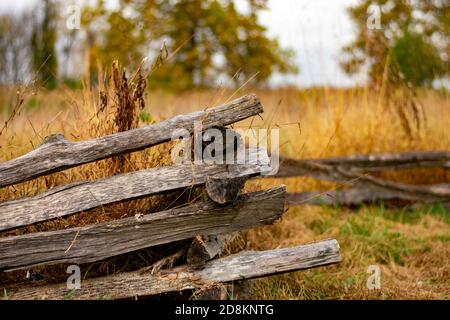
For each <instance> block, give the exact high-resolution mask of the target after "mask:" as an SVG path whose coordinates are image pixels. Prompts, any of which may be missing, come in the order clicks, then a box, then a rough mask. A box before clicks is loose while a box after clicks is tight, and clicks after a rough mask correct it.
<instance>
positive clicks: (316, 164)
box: [276, 152, 450, 205]
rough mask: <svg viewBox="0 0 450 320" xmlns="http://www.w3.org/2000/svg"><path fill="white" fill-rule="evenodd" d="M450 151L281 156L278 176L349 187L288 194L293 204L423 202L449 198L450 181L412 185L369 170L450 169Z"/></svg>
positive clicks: (444, 201) (446, 200)
mask: <svg viewBox="0 0 450 320" xmlns="http://www.w3.org/2000/svg"><path fill="white" fill-rule="evenodd" d="M449 161H450V153H449V152H408V153H400V154H381V155H368V156H351V157H342V158H328V159H306V160H296V159H288V158H285V159H282V160H281V165H280V170H279V171H278V173H277V174H276V177H279V178H288V177H299V176H304V177H311V178H315V179H319V180H326V181H332V182H337V183H339V184H341V185H342V186H344V187H346V188H347V187H351V188H350V189H342V190H330V191H316V192H304V193H296V194H289V195H288V199H289V203H290V204H304V203H309V204H335V203H340V204H344V205H346V204H347V205H353V204H358V203H361V202H373V201H378V200H408V201H420V202H441V203H448V202H450V185H449V184H445V183H443V184H436V185H409V184H404V183H398V182H393V181H388V180H385V179H380V178H375V177H373V176H371V175H369V173H370V172H377V171H384V170H399V169H405V168H414V167H419V168H420V167H422V168H431V167H437V168H444V169H448V168H450V167H449V163H450V162H449Z"/></svg>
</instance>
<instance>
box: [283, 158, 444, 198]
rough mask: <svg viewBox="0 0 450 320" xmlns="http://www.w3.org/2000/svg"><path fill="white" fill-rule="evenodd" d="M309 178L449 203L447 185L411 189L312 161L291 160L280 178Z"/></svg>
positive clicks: (411, 187)
mask: <svg viewBox="0 0 450 320" xmlns="http://www.w3.org/2000/svg"><path fill="white" fill-rule="evenodd" d="M296 176H305V177H312V178H316V179H320V180H328V181H333V182H338V183H341V184H344V185H346V186H356V187H358V188H367V187H370V188H372V189H374V190H376V191H377V192H383V193H386V192H389V193H390V194H391V195H392V196H396V197H399V198H408V199H414V200H419V201H431V202H433V201H449V200H450V189H449V188H448V187H446V185H425V186H424V185H422V186H416V185H408V184H403V183H397V182H392V181H387V180H383V179H380V178H375V177H372V176H369V175H368V174H365V173H363V172H361V171H359V170H355V169H351V168H341V167H340V166H331V165H325V164H322V163H315V162H310V161H301V160H291V161H290V162H288V165H286V166H283V165H282V166H281V167H280V171H279V172H278V173H277V174H276V177H296Z"/></svg>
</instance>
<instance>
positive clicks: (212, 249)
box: [187, 234, 235, 268]
mask: <svg viewBox="0 0 450 320" xmlns="http://www.w3.org/2000/svg"><path fill="white" fill-rule="evenodd" d="M234 237H235V234H219V235H215V234H212V235H199V236H196V237H195V238H194V239H193V240H192V243H191V245H190V246H189V250H188V252H187V263H188V265H190V266H192V267H194V268H198V267H201V266H203V265H204V264H205V263H206V262H207V261H209V260H211V259H214V258H215V257H217V256H219V255H220V254H221V253H222V251H223V250H224V249H225V245H226V244H227V243H228V242H230V241H232V240H233V238H234Z"/></svg>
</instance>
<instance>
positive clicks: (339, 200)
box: [287, 184, 450, 205]
mask: <svg viewBox="0 0 450 320" xmlns="http://www.w3.org/2000/svg"><path fill="white" fill-rule="evenodd" d="M434 188H435V189H436V188H447V189H448V190H450V184H442V185H438V186H434ZM381 200H407V201H419V202H420V201H422V200H423V199H422V197H415V196H414V194H412V193H408V194H398V193H392V192H390V191H389V190H381V189H378V190H377V189H373V188H370V187H369V188H367V187H366V188H363V187H361V188H350V189H341V190H329V191H313V192H300V193H288V194H287V201H288V203H289V204H290V205H301V204H313V205H314V204H316V205H322V204H326V205H336V204H341V205H357V204H361V203H364V202H375V201H381Z"/></svg>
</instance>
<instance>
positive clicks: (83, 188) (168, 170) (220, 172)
mask: <svg viewBox="0 0 450 320" xmlns="http://www.w3.org/2000/svg"><path fill="white" fill-rule="evenodd" d="M248 151H249V154H248V157H247V158H246V162H245V163H244V164H219V165H213V164H211V165H208V164H197V165H194V164H180V165H174V166H170V167H157V168H153V169H148V170H141V171H136V172H130V173H126V174H121V175H116V176H113V177H110V178H105V179H100V180H95V181H83V182H77V183H74V184H70V185H65V186H62V187H57V188H53V189H50V190H48V191H46V192H44V193H41V194H38V195H36V196H33V197H25V198H20V199H14V200H10V201H6V202H2V203H0V231H1V230H6V229H10V228H15V227H19V226H24V225H29V224H33V223H36V222H39V221H44V220H48V219H52V218H56V217H62V216H67V215H70V214H73V213H76V212H80V211H85V210H89V209H93V208H96V207H99V206H102V205H106V204H110V203H114V202H119V201H124V200H128V199H135V198H139V197H144V196H149V195H154V194H158V193H162V192H167V191H170V190H176V189H179V188H186V187H190V186H196V185H202V184H204V183H205V182H206V179H207V178H208V177H210V176H215V177H217V178H222V179H230V178H237V177H243V176H249V175H255V174H259V173H261V172H264V171H267V170H269V169H268V168H269V165H268V164H269V162H270V161H269V158H268V156H267V151H266V150H264V149H253V148H250V149H249V150H248Z"/></svg>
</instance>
